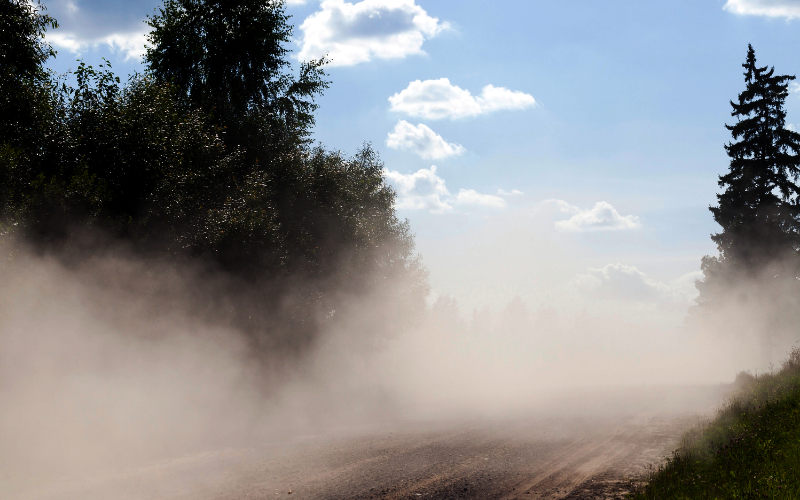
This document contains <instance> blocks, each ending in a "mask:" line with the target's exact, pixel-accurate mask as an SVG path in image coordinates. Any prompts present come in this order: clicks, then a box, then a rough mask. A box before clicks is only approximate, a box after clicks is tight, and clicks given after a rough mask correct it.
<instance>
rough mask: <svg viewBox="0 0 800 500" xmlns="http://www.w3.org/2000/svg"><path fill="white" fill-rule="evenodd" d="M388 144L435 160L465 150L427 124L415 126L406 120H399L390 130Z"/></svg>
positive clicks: (458, 153)
mask: <svg viewBox="0 0 800 500" xmlns="http://www.w3.org/2000/svg"><path fill="white" fill-rule="evenodd" d="M386 145H387V146H389V147H390V148H393V149H410V150H412V151H414V152H415V153H416V154H418V155H419V156H421V157H423V158H426V159H434V160H439V159H442V158H447V157H449V156H457V155H460V154H462V153H463V152H464V147H463V146H461V145H460V144H455V143H451V142H447V141H445V140H444V139H443V138H442V136H440V135H439V134H437V133H436V132H434V131H433V130H431V129H430V127H428V126H427V125H425V124H422V123H420V124H419V125H416V126H414V125H412V124H410V123H408V122H407V121H405V120H400V121H399V122H397V125H395V127H394V130H392V131H391V132H389V136H388V137H387V138H386Z"/></svg>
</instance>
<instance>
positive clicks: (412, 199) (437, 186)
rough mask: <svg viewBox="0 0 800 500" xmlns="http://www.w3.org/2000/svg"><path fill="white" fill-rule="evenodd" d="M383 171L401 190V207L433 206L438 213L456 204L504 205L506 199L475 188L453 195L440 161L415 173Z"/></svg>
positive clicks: (431, 208)
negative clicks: (440, 172)
mask: <svg viewBox="0 0 800 500" xmlns="http://www.w3.org/2000/svg"><path fill="white" fill-rule="evenodd" d="M383 174H384V175H385V176H386V178H387V179H388V180H389V182H390V183H391V184H392V185H393V186H394V188H395V190H396V191H397V195H398V196H397V208H399V209H406V210H429V211H430V212H432V213H435V214H442V213H448V212H454V211H455V209H454V208H453V205H454V204H458V205H474V206H480V207H486V208H504V207H505V206H506V201H505V200H504V199H502V198H500V197H499V196H494V195H491V194H482V193H478V192H477V191H475V190H474V189H460V190H459V191H458V194H457V195H455V196H453V195H452V194H451V193H450V190H449V189H447V186H446V185H445V182H444V179H442V178H441V177H439V176H438V175H437V174H436V165H433V166H431V168H423V169H421V170H418V171H416V172H414V173H413V174H401V173H400V172H394V171H391V170H384V172H383Z"/></svg>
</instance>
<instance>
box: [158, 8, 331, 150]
mask: <svg viewBox="0 0 800 500" xmlns="http://www.w3.org/2000/svg"><path fill="white" fill-rule="evenodd" d="M288 21H289V16H287V15H286V13H285V11H284V2H283V0H166V1H165V2H164V4H163V6H162V7H161V8H160V9H159V11H158V13H157V14H156V15H155V16H152V17H150V18H149V20H148V24H149V25H150V26H151V27H152V28H153V30H152V31H151V32H150V34H149V36H148V38H149V41H150V44H151V47H150V48H148V49H147V55H146V56H145V62H146V63H147V65H148V69H149V71H150V72H152V74H153V75H154V76H155V77H156V78H157V79H159V80H161V81H165V82H171V83H173V84H174V85H176V86H177V87H178V88H179V89H180V92H181V95H182V96H183V98H184V99H186V100H187V101H188V102H190V103H191V105H192V106H193V107H202V108H203V109H205V110H206V112H207V113H209V114H211V115H212V116H213V117H214V119H215V121H216V122H217V123H219V124H221V125H223V126H224V127H226V128H227V131H226V137H225V140H226V142H227V143H228V144H231V145H244V146H253V145H256V144H261V143H262V142H263V134H264V132H265V131H266V132H268V133H269V134H270V135H271V136H272V138H271V140H270V142H272V143H273V145H275V144H276V143H283V142H286V141H289V142H290V143H294V142H295V141H296V140H298V139H304V138H306V137H307V135H308V133H309V131H310V127H311V126H312V125H313V123H314V115H313V113H314V111H315V110H316V109H317V105H316V104H314V102H313V99H314V97H315V96H316V95H318V94H320V93H321V92H322V91H323V90H324V89H325V88H327V87H328V82H327V81H325V80H324V76H325V73H324V72H323V70H322V66H323V65H324V63H325V60H324V59H322V60H318V61H309V62H305V63H302V64H301V66H300V69H299V74H298V76H294V75H292V74H291V72H289V71H287V70H288V69H289V66H290V64H289V61H287V56H288V52H289V51H288V49H286V48H285V47H284V45H285V44H286V43H288V42H289V41H290V39H291V35H292V26H291V25H290V24H289V22H288ZM253 130H255V131H256V132H255V133H253V132H252V131H253Z"/></svg>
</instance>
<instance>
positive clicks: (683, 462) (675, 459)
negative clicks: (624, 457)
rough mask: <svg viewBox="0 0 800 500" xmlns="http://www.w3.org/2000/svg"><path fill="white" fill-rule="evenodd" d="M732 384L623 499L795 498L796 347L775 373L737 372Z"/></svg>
mask: <svg viewBox="0 0 800 500" xmlns="http://www.w3.org/2000/svg"><path fill="white" fill-rule="evenodd" d="M735 386H736V390H735V392H734V394H733V395H732V396H731V398H730V399H729V400H728V402H727V403H726V404H725V405H724V406H723V407H722V408H721V409H720V410H719V412H718V414H717V416H716V418H715V419H714V420H712V421H709V422H705V423H704V424H703V425H701V426H699V427H697V428H695V429H692V430H691V431H689V433H687V434H686V435H685V436H684V439H683V444H682V446H681V447H680V448H679V449H678V450H676V451H675V452H674V453H673V456H672V457H671V458H669V459H668V460H667V461H666V462H665V463H664V464H663V465H662V466H660V467H658V468H657V469H655V470H653V472H652V473H651V474H650V476H649V477H648V480H647V483H646V484H645V485H644V486H642V487H641V488H640V489H639V490H638V491H636V492H634V493H632V494H631V495H630V496H629V498H631V499H633V500H645V499H647V500H656V499H709V500H711V499H734V498H743V499H750V498H753V499H756V498H759V499H760V498H769V499H781V500H783V499H787V500H788V499H800V349H797V348H796V349H794V350H793V351H792V353H791V354H790V355H789V358H788V359H787V360H786V361H785V362H784V363H783V365H782V367H781V369H780V371H778V372H777V373H773V374H765V375H758V376H753V375H751V374H749V373H746V372H742V373H740V374H739V375H737V377H736V382H735Z"/></svg>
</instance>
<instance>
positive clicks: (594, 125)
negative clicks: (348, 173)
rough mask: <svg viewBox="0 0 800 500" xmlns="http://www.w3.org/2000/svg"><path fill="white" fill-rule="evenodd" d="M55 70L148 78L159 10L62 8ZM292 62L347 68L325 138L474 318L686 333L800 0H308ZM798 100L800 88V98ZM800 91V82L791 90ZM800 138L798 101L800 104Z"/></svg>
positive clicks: (322, 128)
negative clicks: (567, 318)
mask: <svg viewBox="0 0 800 500" xmlns="http://www.w3.org/2000/svg"><path fill="white" fill-rule="evenodd" d="M45 4H46V5H47V7H48V13H49V14H51V15H53V16H54V17H56V19H58V21H59V23H60V28H59V29H57V30H54V31H52V32H51V33H50V34H49V35H48V40H49V41H50V42H51V43H52V44H53V46H54V47H55V48H56V49H57V50H58V57H57V58H56V59H55V60H51V61H50V67H51V68H52V69H53V70H55V71H56V72H64V71H67V70H69V69H74V68H75V67H76V66H77V64H78V63H77V62H76V59H78V58H82V59H83V60H84V61H86V63H87V64H92V65H97V64H101V63H102V59H101V58H106V59H108V60H109V61H111V63H112V66H113V68H114V71H115V72H117V73H118V74H121V75H125V74H129V73H133V72H135V71H141V70H142V65H141V55H142V54H143V52H144V43H145V38H144V35H145V33H146V32H147V30H148V27H147V26H146V25H145V24H144V19H145V17H146V16H147V15H148V14H152V13H153V11H154V9H155V8H156V7H158V6H159V5H160V1H158V0H126V1H120V0H110V1H109V0H106V1H101V0H50V1H49V2H45ZM286 9H287V12H288V13H289V14H290V15H291V16H292V19H291V21H292V22H293V23H294V25H295V30H294V35H293V41H292V44H291V46H290V47H289V48H290V49H292V56H291V57H292V61H293V63H295V64H297V63H298V62H299V61H302V60H308V59H313V58H319V57H321V56H324V55H327V56H328V57H329V59H331V61H332V62H331V63H330V64H329V66H328V73H329V76H330V80H331V82H332V84H331V87H330V89H328V90H327V91H326V93H325V95H324V96H322V97H321V98H320V99H319V100H318V103H319V104H320V106H321V107H320V109H319V112H318V115H317V123H316V127H315V130H314V139H315V140H316V141H318V142H320V143H322V144H323V145H324V146H325V147H327V148H330V149H337V150H342V151H344V152H346V153H348V154H353V153H355V152H356V151H357V150H358V148H360V147H362V145H363V144H364V143H371V144H372V145H373V147H375V148H376V149H377V150H378V151H379V152H380V155H381V158H382V159H383V161H384V162H385V168H386V177H387V179H388V180H389V182H390V183H391V184H392V185H393V186H394V187H395V189H396V191H397V193H398V200H397V208H398V214H399V215H400V217H402V218H406V219H408V220H409V221H410V223H411V227H412V229H413V231H414V233H415V234H416V241H417V249H418V251H419V252H420V253H421V255H422V257H423V260H424V262H425V264H426V266H427V267H428V269H429V271H430V282H431V286H432V292H433V293H432V295H431V300H435V299H436V297H438V296H439V295H442V294H447V295H451V296H453V297H455V298H456V300H458V302H459V304H460V306H461V312H462V315H463V316H464V317H465V318H468V317H469V316H470V314H471V313H472V311H473V310H474V309H476V308H480V307H483V306H486V305H488V306H489V307H491V308H494V309H495V310H500V309H502V308H503V307H504V306H505V304H507V303H508V302H509V301H510V300H511V299H512V298H513V297H515V296H520V297H521V298H522V299H523V301H524V302H525V304H526V305H527V306H528V308H529V309H530V310H531V311H535V310H537V309H541V308H550V307H552V308H556V309H558V310H562V311H565V312H577V311H588V312H589V313H591V314H595V315H610V316H615V317H623V318H630V319H633V320H642V321H644V320H654V319H655V320H659V321H660V320H663V321H662V323H663V324H668V325H678V324H680V323H681V321H683V318H684V316H685V314H686V311H687V309H688V308H689V307H690V306H691V304H692V300H693V298H694V296H695V295H696V291H695V289H694V285H693V283H694V280H695V279H697V278H698V277H700V273H699V268H700V259H701V257H702V256H703V255H707V254H715V253H716V249H715V247H714V245H713V244H712V242H711V240H710V238H709V236H710V234H712V233H714V232H716V231H717V230H718V226H716V225H715V223H714V221H713V219H712V218H711V214H710V212H709V211H708V207H709V205H712V204H714V203H715V201H716V198H715V194H716V193H717V192H718V186H717V177H718V176H719V175H720V174H723V173H724V172H725V171H726V169H727V168H728V158H727V156H726V154H725V150H724V145H725V144H726V142H728V141H729V140H730V134H729V132H728V131H727V130H726V129H725V127H724V125H725V124H726V123H729V124H730V123H733V119H732V117H731V115H730V111H731V107H730V104H729V101H730V100H731V99H735V98H736V96H737V95H738V93H739V92H741V91H742V90H743V87H744V80H743V76H742V73H743V69H742V67H741V64H742V63H743V62H744V59H745V55H746V52H747V45H748V43H751V44H752V45H753V47H754V49H755V52H756V56H757V58H758V62H759V63H760V64H762V65H770V66H774V67H775V68H776V71H777V72H778V73H781V74H792V75H793V74H797V73H798V72H800V52H798V51H797V50H796V48H797V47H798V46H800V0H691V1H690V0H672V1H666V0H659V1H652V2H641V1H635V0H608V1H605V2H597V1H594V0H572V1H570V2H552V1H547V2H545V1H533V0H526V1H511V0H495V1H493V2H486V1H485V0H458V1H453V0H450V1H444V0H363V1H360V2H358V1H356V0H351V1H345V0H322V1H318V0H305V1H302V0H291V1H288V2H287V7H286ZM797 88H800V86H797ZM793 89H794V87H793ZM786 108H787V110H788V122H789V123H790V124H792V126H794V124H795V123H796V124H797V126H798V127H800V92H796V91H793V92H792V94H790V96H789V97H788V99H787V103H786Z"/></svg>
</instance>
